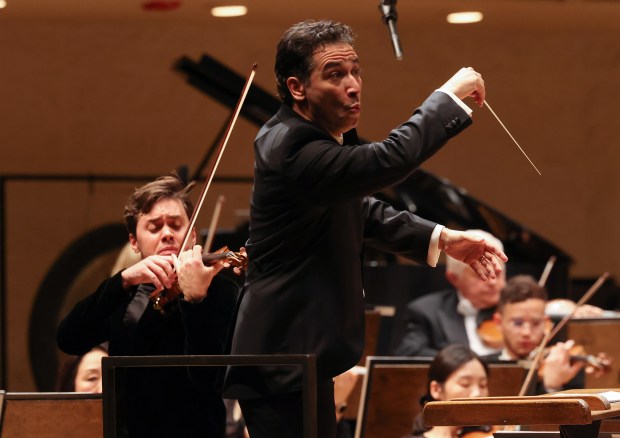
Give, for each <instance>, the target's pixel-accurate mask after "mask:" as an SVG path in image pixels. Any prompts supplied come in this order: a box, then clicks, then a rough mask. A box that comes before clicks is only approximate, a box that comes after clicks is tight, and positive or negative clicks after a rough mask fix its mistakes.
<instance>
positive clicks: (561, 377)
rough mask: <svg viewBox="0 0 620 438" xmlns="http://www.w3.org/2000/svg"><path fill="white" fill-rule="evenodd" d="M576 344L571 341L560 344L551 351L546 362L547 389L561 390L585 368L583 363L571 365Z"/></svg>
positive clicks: (544, 380)
mask: <svg viewBox="0 0 620 438" xmlns="http://www.w3.org/2000/svg"><path fill="white" fill-rule="evenodd" d="M574 345H575V342H574V341H572V340H570V341H566V342H558V343H557V344H555V345H554V346H553V347H551V348H550V349H549V355H548V356H547V357H546V358H545V360H544V362H543V363H544V365H543V366H544V369H543V376H542V380H543V384H544V385H545V388H547V389H554V390H558V391H559V390H561V389H562V386H564V385H565V384H567V383H568V382H570V380H571V379H572V378H573V377H575V376H576V375H577V373H578V372H579V371H580V370H581V369H582V368H583V367H584V365H585V364H584V363H583V362H574V363H573V364H571V361H570V356H571V352H570V349H571V348H572V347H573V346H574Z"/></svg>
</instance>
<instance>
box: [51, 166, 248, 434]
mask: <svg viewBox="0 0 620 438" xmlns="http://www.w3.org/2000/svg"><path fill="white" fill-rule="evenodd" d="M190 190H191V185H186V184H184V183H183V182H182V181H181V180H180V179H179V177H178V176H177V175H172V176H165V177H161V178H158V179H157V180H155V181H153V182H151V183H148V184H146V185H144V186H142V187H140V188H138V189H136V190H135V191H134V192H133V193H132V194H131V196H130V197H129V199H128V201H127V203H126V205H125V224H126V226H127V231H128V233H129V242H130V244H131V248H132V249H133V250H134V251H135V252H136V253H137V254H139V255H140V260H139V261H138V262H137V263H135V264H133V265H132V266H130V267H128V268H126V269H124V270H121V271H119V272H118V273H116V274H114V275H112V276H111V277H110V278H108V279H107V280H105V281H104V282H103V283H101V285H100V286H99V287H98V288H97V290H96V291H95V292H94V293H92V294H91V295H90V296H88V297H86V298H85V299H83V300H82V301H80V302H79V303H78V304H76V306H75V307H74V308H73V310H72V311H71V312H70V313H69V315H67V316H66V317H65V319H64V320H63V321H62V322H61V323H60V326H59V328H58V333H57V342H58V346H59V347H60V349H61V350H62V351H64V352H65V353H69V354H75V355H80V354H84V353H85V352H87V351H89V350H90V349H91V348H93V347H94V346H96V345H99V344H101V343H102V342H104V341H109V354H110V355H111V356H144V355H182V354H222V353H224V345H225V342H226V335H227V331H228V328H229V327H228V326H229V322H230V320H231V316H232V313H233V311H234V307H235V301H236V296H237V292H238V291H237V288H236V286H235V285H234V283H233V282H232V281H230V280H227V279H226V278H224V277H222V276H218V275H216V274H217V273H218V272H219V271H220V270H221V269H222V268H224V267H225V266H226V264H225V263H224V262H218V263H216V264H215V265H213V266H205V265H203V264H202V262H201V260H202V259H201V248H200V246H194V247H193V248H189V249H187V248H183V249H185V251H181V252H180V255H179V257H178V259H177V258H176V257H175V255H176V254H177V253H179V251H180V250H181V249H182V248H180V245H181V243H182V240H183V237H184V235H185V231H186V229H187V226H188V224H189V217H190V215H191V213H192V209H193V207H192V203H191V201H190V199H189V192H190ZM190 232H191V237H192V239H191V240H190V241H192V242H193V241H194V240H195V231H194V230H191V231H190ZM175 267H176V269H175ZM175 282H178V285H179V288H180V289H181V292H182V294H181V295H180V297H179V298H178V299H175V301H174V302H172V303H170V304H169V307H168V308H166V312H165V314H162V313H161V312H159V311H157V310H155V309H154V308H153V305H152V303H151V302H150V300H149V295H150V293H151V292H152V291H157V290H162V289H163V288H171V287H173V284H174V283H175ZM221 371H222V370H217V369H215V368H212V367H209V368H203V369H200V370H199V371H196V372H194V371H192V374H191V375H190V374H189V373H187V370H186V369H184V368H177V367H168V368H141V369H138V368H136V369H129V370H128V372H127V378H126V384H125V387H124V388H123V390H124V392H125V396H124V397H123V398H122V399H121V403H122V405H121V406H120V407H119V409H120V411H119V418H125V419H126V428H127V433H128V436H130V437H132V438H133V437H149V438H153V437H164V436H183V437H205V436H208V437H216V438H220V437H223V436H224V434H225V409H224V404H223V401H222V398H221V392H220V389H219V388H218V375H219V374H220V373H221Z"/></svg>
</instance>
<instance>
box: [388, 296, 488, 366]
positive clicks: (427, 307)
mask: <svg viewBox="0 0 620 438" xmlns="http://www.w3.org/2000/svg"><path fill="white" fill-rule="evenodd" d="M458 303H459V300H458V296H457V294H456V290H454V289H449V290H445V291H440V292H433V293H431V294H428V295H425V296H423V297H420V298H418V299H415V300H413V301H412V302H410V303H409V304H408V305H407V311H406V315H405V335H404V336H403V339H402V341H401V343H400V345H399V346H398V348H397V349H396V351H395V352H394V353H395V354H396V355H397V356H428V357H435V355H436V354H437V353H438V352H439V350H441V349H442V348H444V347H447V346H448V345H452V344H461V345H466V346H469V339H468V338H467V331H466V330H465V322H464V320H463V315H461V314H460V313H458V312H457V306H458ZM494 311H495V309H494V308H493V309H483V310H481V311H480V312H479V313H478V316H477V319H478V321H479V322H482V321H484V320H485V319H489V318H491V316H492V315H493V312H494Z"/></svg>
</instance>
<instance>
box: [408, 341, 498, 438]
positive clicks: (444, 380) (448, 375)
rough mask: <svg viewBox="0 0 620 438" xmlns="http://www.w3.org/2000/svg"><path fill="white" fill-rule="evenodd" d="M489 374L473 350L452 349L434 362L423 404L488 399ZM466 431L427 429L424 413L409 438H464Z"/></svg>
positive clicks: (437, 427)
mask: <svg viewBox="0 0 620 438" xmlns="http://www.w3.org/2000/svg"><path fill="white" fill-rule="evenodd" d="M488 374H489V366H488V365H487V364H486V362H485V361H483V360H482V359H480V357H479V356H478V355H477V354H476V353H474V352H473V351H472V350H470V349H469V348H467V347H466V346H464V345H459V344H453V345H449V346H448V347H445V348H444V349H442V350H441V351H440V352H439V353H438V354H437V355H436V356H435V358H434V359H433V361H432V362H431V365H430V367H429V369H428V383H427V392H426V395H424V396H423V397H422V399H421V400H420V403H421V404H422V405H424V404H425V403H427V402H429V401H448V400H452V399H455V398H469V397H486V396H488V395H489V388H488ZM462 429H463V428H462V427H460V426H435V427H432V428H431V427H426V426H425V425H424V421H423V416H422V413H421V412H420V414H418V415H417V416H416V418H415V420H414V423H413V432H412V435H410V436H408V437H406V438H460V437H462V436H463V435H462V433H463V430H462Z"/></svg>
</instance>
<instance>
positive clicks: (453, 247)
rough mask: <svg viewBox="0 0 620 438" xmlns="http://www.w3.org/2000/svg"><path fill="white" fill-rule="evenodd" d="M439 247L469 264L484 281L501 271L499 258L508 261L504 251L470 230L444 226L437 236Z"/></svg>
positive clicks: (494, 276)
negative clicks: (458, 229) (457, 229)
mask: <svg viewBox="0 0 620 438" xmlns="http://www.w3.org/2000/svg"><path fill="white" fill-rule="evenodd" d="M439 249H440V250H442V251H443V252H445V253H446V254H448V255H449V256H450V257H452V258H453V259H456V260H459V261H461V262H463V263H465V264H467V265H469V266H470V267H471V268H472V269H473V270H474V272H475V273H476V274H477V275H478V277H480V278H481V279H482V280H485V281H486V280H488V278H489V277H491V278H497V275H498V274H499V273H500V272H502V265H501V264H500V263H499V260H502V261H504V262H507V261H508V257H506V254H504V251H502V250H501V249H499V248H498V247H497V246H495V245H494V244H492V243H490V242H487V241H486V240H485V239H484V238H483V237H480V236H479V235H477V234H475V233H472V232H471V231H456V230H451V229H449V228H444V229H443V230H442V231H441V234H440V236H439ZM498 259H499V260H498Z"/></svg>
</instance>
